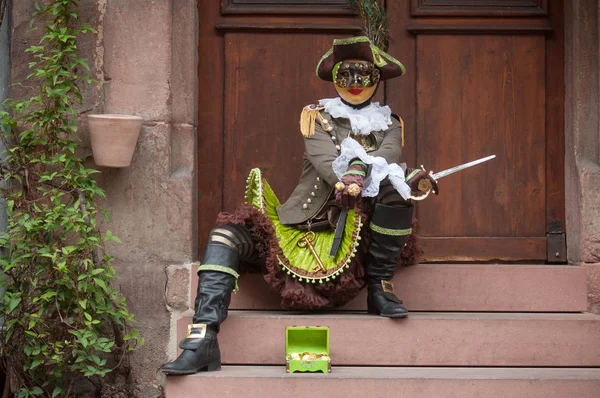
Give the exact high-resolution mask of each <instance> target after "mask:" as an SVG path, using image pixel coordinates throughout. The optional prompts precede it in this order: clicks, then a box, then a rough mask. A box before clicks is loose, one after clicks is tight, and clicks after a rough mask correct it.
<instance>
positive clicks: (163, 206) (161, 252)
mask: <svg viewBox="0 0 600 398" xmlns="http://www.w3.org/2000/svg"><path fill="white" fill-rule="evenodd" d="M14 3H15V4H14V12H13V15H12V22H13V40H12V43H11V54H12V57H13V65H12V68H11V80H12V82H19V81H24V78H25V76H26V75H27V63H28V62H29V61H30V57H29V55H28V54H25V52H24V50H25V49H26V48H27V47H28V46H30V45H32V44H34V43H36V42H37V40H38V38H39V32H27V27H28V23H29V21H30V19H31V15H32V13H33V11H34V5H35V0H19V1H15V2H14ZM81 16H82V19H83V20H84V21H87V22H90V23H91V24H92V26H94V27H96V28H97V30H98V34H97V35H95V36H93V35H88V36H85V37H83V38H81V40H80V43H79V44H80V49H81V52H82V53H83V55H84V56H86V57H87V58H88V62H89V64H90V66H91V67H92V73H93V75H94V76H95V78H96V79H97V80H98V81H99V82H101V83H102V89H100V90H99V89H97V87H95V86H86V87H84V88H83V92H82V94H83V97H84V101H83V104H82V105H81V106H80V107H79V109H78V111H79V112H80V125H81V128H80V131H81V134H80V135H81V138H82V151H81V152H82V156H85V157H86V158H87V159H86V162H87V163H88V164H89V166H90V167H96V166H95V165H94V162H93V158H92V157H91V149H90V148H89V139H88V135H87V123H86V115H87V114H88V113H125V114H135V115H140V116H142V117H143V118H144V123H143V127H142V132H141V135H140V138H139V140H138V144H137V147H136V150H135V154H134V158H133V162H132V165H131V166H130V167H128V168H124V169H108V168H99V170H100V171H101V172H102V173H101V174H100V176H99V178H98V179H99V183H100V185H101V187H102V188H104V189H105V191H106V194H107V198H108V199H107V200H106V201H105V202H104V203H101V206H102V207H103V208H105V209H107V210H108V213H109V214H110V217H111V220H110V221H107V222H105V223H104V224H103V225H102V228H103V229H104V230H106V229H110V230H111V231H112V232H113V233H114V234H115V235H117V236H118V237H119V238H120V239H121V241H122V243H121V244H111V245H110V246H109V247H108V248H107V252H108V253H109V254H111V255H113V256H115V258H116V261H115V267H116V268H117V272H118V273H119V274H120V276H121V278H120V279H119V280H118V281H117V282H116V283H117V284H118V288H119V289H120V290H121V291H122V292H123V294H124V295H125V296H126V297H127V302H128V305H129V309H130V310H131V311H132V312H134V313H135V316H136V324H135V325H134V326H135V327H136V328H138V329H139V330H140V331H141V334H142V336H143V337H144V338H145V341H146V342H145V345H144V346H143V347H141V348H140V349H138V350H137V351H136V352H135V353H134V354H133V357H132V366H133V369H134V375H133V376H134V381H135V383H136V396H139V397H156V396H161V395H162V394H163V387H164V381H165V380H164V376H163V375H162V373H160V372H159V368H160V366H161V365H162V364H163V363H164V362H166V361H167V360H168V359H169V358H170V357H173V356H174V355H175V350H176V342H175V335H174V321H172V317H173V318H175V317H176V316H177V314H178V313H177V312H174V313H173V314H172V313H171V311H172V310H173V308H172V307H171V306H170V305H168V304H174V305H175V307H176V306H177V304H176V301H177V297H178V296H177V295H176V294H175V295H174V296H173V292H171V293H172V294H171V296H172V297H174V299H171V300H169V303H167V300H166V297H165V289H166V285H167V277H168V275H173V277H174V278H176V277H177V275H178V274H177V272H176V270H177V269H186V270H189V264H190V263H191V261H192V259H193V256H194V253H195V247H194V243H193V242H194V239H193V236H194V233H193V231H194V226H195V222H194V221H193V220H194V217H195V215H194V211H193V209H194V208H195V206H194V203H193V201H194V199H193V197H194V195H193V194H192V192H193V186H194V153H195V150H194V148H195V136H196V122H195V120H196V116H195V114H196V111H195V110H196V104H195V98H196V91H197V90H196V69H197V68H196V47H197V37H196V30H197V29H196V3H195V1H194V0H126V1H124V0H82V1H81ZM173 20H175V21H176V23H173ZM26 94H27V89H26V88H22V89H18V90H16V91H15V92H14V93H13V96H22V95H26ZM184 283H185V282H184ZM171 285H172V286H179V284H177V283H175V284H171ZM183 286H184V287H183V288H182V289H183V290H184V292H183V293H181V294H184V295H185V296H186V297H185V300H184V301H185V302H186V303H187V300H188V299H189V293H188V292H187V290H188V289H189V287H188V286H189V283H187V284H184V285H183ZM174 300H175V301H174Z"/></svg>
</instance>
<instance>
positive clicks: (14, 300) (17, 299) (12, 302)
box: [8, 297, 21, 314]
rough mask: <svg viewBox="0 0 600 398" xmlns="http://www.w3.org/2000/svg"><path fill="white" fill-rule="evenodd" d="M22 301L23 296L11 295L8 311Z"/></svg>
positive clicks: (11, 310)
mask: <svg viewBox="0 0 600 398" xmlns="http://www.w3.org/2000/svg"><path fill="white" fill-rule="evenodd" d="M20 303H21V297H11V298H10V299H9V301H8V313H9V314H10V313H11V312H13V311H14V310H15V308H17V306H18V305H19V304H20Z"/></svg>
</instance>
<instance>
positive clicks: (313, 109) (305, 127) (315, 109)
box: [300, 105, 331, 138]
mask: <svg viewBox="0 0 600 398" xmlns="http://www.w3.org/2000/svg"><path fill="white" fill-rule="evenodd" d="M323 109H325V107H323V106H320V105H306V106H305V107H304V108H303V109H302V114H301V115H300V132H302V135H303V136H304V137H306V138H310V137H312V136H313V135H315V121H316V120H317V118H319V123H321V127H323V130H325V131H331V126H330V124H329V122H328V121H327V119H325V118H324V117H323V116H322V115H321V111H322V110H323Z"/></svg>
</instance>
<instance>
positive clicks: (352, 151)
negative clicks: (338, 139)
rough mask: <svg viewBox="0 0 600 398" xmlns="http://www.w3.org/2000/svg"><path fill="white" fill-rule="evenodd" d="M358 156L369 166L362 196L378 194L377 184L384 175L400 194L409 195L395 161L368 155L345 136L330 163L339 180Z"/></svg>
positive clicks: (400, 169)
mask: <svg viewBox="0 0 600 398" xmlns="http://www.w3.org/2000/svg"><path fill="white" fill-rule="evenodd" d="M354 158H359V159H360V160H361V161H363V162H364V163H366V164H368V165H369V166H370V173H369V176H368V177H366V178H365V181H364V186H363V191H362V196H363V197H366V198H373V197H375V196H377V194H379V185H380V184H381V181H383V179H384V178H385V177H388V178H389V180H390V182H391V183H392V185H393V186H394V188H396V190H397V191H398V193H399V194H400V196H402V197H403V198H404V199H407V198H408V196H409V195H410V187H409V186H408V184H406V182H405V181H404V170H402V167H400V166H399V165H397V164H396V163H391V164H388V162H387V161H386V160H385V159H384V158H382V157H380V156H371V155H369V154H368V153H367V152H366V151H365V150H364V148H363V147H362V146H361V145H360V144H359V143H358V142H356V141H355V140H353V139H352V138H346V139H345V140H344V141H343V142H342V145H341V153H340V156H338V157H337V158H336V159H335V160H334V161H333V164H332V167H333V171H334V172H335V174H336V175H337V176H338V178H339V179H340V180H341V179H342V176H343V175H344V173H345V172H346V170H348V165H349V164H350V161H351V160H352V159H354Z"/></svg>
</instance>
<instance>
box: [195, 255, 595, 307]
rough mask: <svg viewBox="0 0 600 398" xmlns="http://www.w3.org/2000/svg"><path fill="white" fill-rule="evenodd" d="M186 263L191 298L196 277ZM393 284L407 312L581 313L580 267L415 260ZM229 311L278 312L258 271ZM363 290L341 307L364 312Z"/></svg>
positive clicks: (583, 282)
mask: <svg viewBox="0 0 600 398" xmlns="http://www.w3.org/2000/svg"><path fill="white" fill-rule="evenodd" d="M195 271H196V270H195V267H192V271H191V272H192V273H193V274H192V276H191V278H190V280H191V284H192V287H191V293H192V294H191V295H192V297H191V300H194V298H195V292H196V290H197V285H198V278H197V277H196V276H195ZM394 283H395V286H396V291H397V292H398V295H399V297H400V298H401V299H402V300H403V301H404V303H405V305H406V306H407V307H408V308H409V309H410V310H413V311H485V312H487V311H497V312H584V311H586V309H587V296H586V295H587V281H586V270H585V268H583V267H580V266H569V265H512V264H421V265H416V266H411V267H406V268H402V269H399V270H398V272H396V275H395V278H394ZM239 286H240V291H239V292H238V293H237V294H234V295H233V298H232V303H231V307H230V308H231V309H244V310H246V309H247V310H279V309H280V304H279V303H280V297H279V295H278V294H277V293H274V292H272V291H271V290H269V289H268V288H267V287H266V283H265V281H264V280H263V278H262V276H261V275H256V274H254V275H248V274H246V275H242V276H241V277H240V280H239ZM366 302H367V299H366V292H365V291H363V292H361V294H360V295H359V296H358V297H357V298H356V299H354V300H353V301H351V302H350V303H348V304H347V305H346V306H345V307H343V308H342V309H341V310H347V311H365V310H366Z"/></svg>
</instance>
